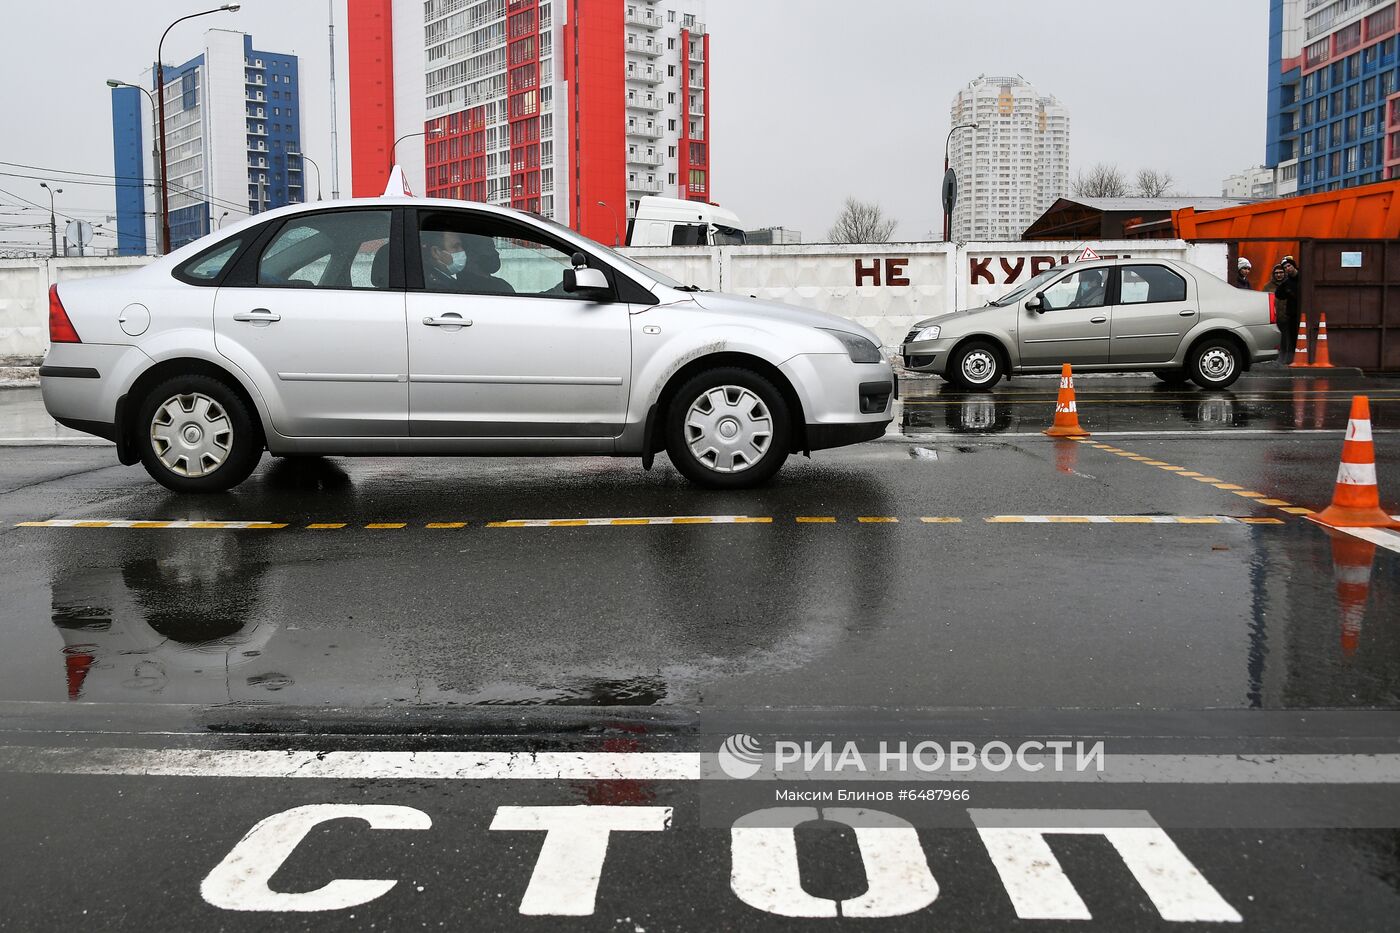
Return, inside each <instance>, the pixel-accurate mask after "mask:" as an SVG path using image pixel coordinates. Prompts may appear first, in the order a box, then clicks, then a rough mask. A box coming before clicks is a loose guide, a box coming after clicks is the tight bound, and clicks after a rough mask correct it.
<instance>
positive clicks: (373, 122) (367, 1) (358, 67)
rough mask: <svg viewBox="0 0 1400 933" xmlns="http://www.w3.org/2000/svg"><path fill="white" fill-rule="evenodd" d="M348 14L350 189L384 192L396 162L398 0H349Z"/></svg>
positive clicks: (355, 194)
mask: <svg viewBox="0 0 1400 933" xmlns="http://www.w3.org/2000/svg"><path fill="white" fill-rule="evenodd" d="M346 6H347V15H346V23H345V25H346V43H347V46H348V49H349V57H350V62H349V85H350V194H351V196H352V197H356V198H365V197H375V196H377V195H380V194H382V193H383V192H384V185H385V183H386V182H387V181H388V179H389V170H390V169H391V168H392V167H393V166H392V161H393V156H392V154H391V153H392V151H393V148H394V29H393V0H350V2H349V3H347V4H346Z"/></svg>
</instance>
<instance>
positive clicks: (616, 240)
mask: <svg viewBox="0 0 1400 933" xmlns="http://www.w3.org/2000/svg"><path fill="white" fill-rule="evenodd" d="M598 206H599V207H606V208H607V209H608V213H609V214H612V219H613V246H621V245H622V236H621V234H620V233H619V232H618V227H617V211H615V210H613V209H612V205H611V204H609V203H608V202H607V201H599V202H598Z"/></svg>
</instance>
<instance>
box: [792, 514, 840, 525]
mask: <svg viewBox="0 0 1400 933" xmlns="http://www.w3.org/2000/svg"><path fill="white" fill-rule="evenodd" d="M795 521H796V522H797V523H798V524H799V525H830V524H834V523H835V522H836V516H834V515H799V516H797V518H796V519H795Z"/></svg>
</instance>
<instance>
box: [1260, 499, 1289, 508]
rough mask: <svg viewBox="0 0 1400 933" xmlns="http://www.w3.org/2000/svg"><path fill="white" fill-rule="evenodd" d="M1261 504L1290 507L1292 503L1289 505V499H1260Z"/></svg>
mask: <svg viewBox="0 0 1400 933" xmlns="http://www.w3.org/2000/svg"><path fill="white" fill-rule="evenodd" d="M1259 504H1260V505H1272V506H1280V505H1289V504H1290V503H1289V501H1288V500H1287V499H1260V500H1259Z"/></svg>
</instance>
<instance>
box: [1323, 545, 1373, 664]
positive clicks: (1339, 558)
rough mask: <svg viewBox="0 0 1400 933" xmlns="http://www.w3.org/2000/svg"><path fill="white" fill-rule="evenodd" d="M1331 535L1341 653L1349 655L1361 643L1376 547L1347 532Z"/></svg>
mask: <svg viewBox="0 0 1400 933" xmlns="http://www.w3.org/2000/svg"><path fill="white" fill-rule="evenodd" d="M1329 533H1330V534H1331V535H1332V572H1333V573H1334V574H1335V575H1336V578H1337V606H1338V608H1339V609H1340V610H1341V622H1342V654H1343V655H1344V656H1345V657H1348V658H1349V657H1351V656H1352V655H1354V654H1356V648H1357V646H1358V645H1359V644H1360V643H1361V623H1362V621H1363V620H1364V619H1365V618H1366V600H1367V599H1368V598H1369V597H1370V595H1371V564H1372V562H1373V561H1374V560H1375V557H1376V546H1375V545H1374V544H1372V543H1371V542H1370V541H1362V540H1361V539H1360V538H1353V537H1352V536H1351V535H1345V534H1338V533H1337V532H1335V531H1334V532H1329Z"/></svg>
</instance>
